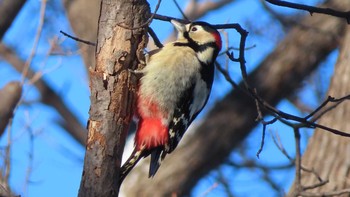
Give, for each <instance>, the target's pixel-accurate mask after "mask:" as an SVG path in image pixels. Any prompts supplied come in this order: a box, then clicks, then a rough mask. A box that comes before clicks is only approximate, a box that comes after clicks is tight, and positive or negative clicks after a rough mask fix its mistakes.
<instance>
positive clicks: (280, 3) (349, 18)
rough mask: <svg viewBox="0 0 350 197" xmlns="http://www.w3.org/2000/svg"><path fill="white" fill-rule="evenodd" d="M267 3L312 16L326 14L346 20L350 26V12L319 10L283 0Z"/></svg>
mask: <svg viewBox="0 0 350 197" xmlns="http://www.w3.org/2000/svg"><path fill="white" fill-rule="evenodd" d="M266 1H267V2H269V3H271V4H274V5H278V6H283V7H288V8H294V9H298V10H305V11H308V12H309V13H310V14H311V15H312V14H313V13H319V14H326V15H331V16H336V17H339V18H344V19H346V21H347V22H348V24H350V11H347V12H342V11H339V10H334V9H331V8H318V7H314V6H308V5H304V4H298V3H291V2H287V1H281V0H266Z"/></svg>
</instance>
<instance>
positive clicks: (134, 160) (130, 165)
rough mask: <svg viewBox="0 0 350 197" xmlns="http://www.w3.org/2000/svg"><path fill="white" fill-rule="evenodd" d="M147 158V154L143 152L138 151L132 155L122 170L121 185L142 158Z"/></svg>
mask: <svg viewBox="0 0 350 197" xmlns="http://www.w3.org/2000/svg"><path fill="white" fill-rule="evenodd" d="M145 156H147V153H145V151H143V149H141V150H136V148H135V149H134V151H133V152H132V153H131V155H130V157H129V159H128V160H127V161H126V162H125V163H124V165H123V166H122V167H121V169H120V176H119V185H121V184H122V182H123V181H124V179H125V177H126V176H127V175H128V174H129V172H130V171H131V170H132V169H133V168H134V167H135V165H136V164H137V162H138V161H139V160H140V159H141V158H142V157H145Z"/></svg>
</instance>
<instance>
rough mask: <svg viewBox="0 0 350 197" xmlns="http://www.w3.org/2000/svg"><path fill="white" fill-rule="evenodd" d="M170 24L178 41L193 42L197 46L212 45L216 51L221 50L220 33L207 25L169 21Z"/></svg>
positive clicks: (204, 23) (203, 23)
mask: <svg viewBox="0 0 350 197" xmlns="http://www.w3.org/2000/svg"><path fill="white" fill-rule="evenodd" d="M171 23H172V24H173V25H174V27H175V28H176V30H177V31H178V38H177V39H178V41H180V42H194V43H195V44H197V45H199V46H201V45H205V44H208V43H213V44H215V45H214V46H215V48H216V49H217V51H220V50H221V45H222V44H221V37H220V33H219V32H218V31H217V30H216V29H215V28H214V27H213V26H212V25H210V24H209V23H206V22H193V23H188V24H183V23H180V22H178V21H175V20H171Z"/></svg>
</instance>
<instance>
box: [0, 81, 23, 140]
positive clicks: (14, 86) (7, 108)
mask: <svg viewBox="0 0 350 197" xmlns="http://www.w3.org/2000/svg"><path fill="white" fill-rule="evenodd" d="M21 95H22V85H21V84H20V83H19V82H10V83H8V84H7V85H6V86H5V87H4V88H3V89H1V90H0V98H1V104H0V136H2V134H3V133H4V131H5V128H6V126H7V124H8V123H9V120H10V118H12V115H13V112H14V110H15V108H16V106H17V104H18V102H19V100H20V99H21Z"/></svg>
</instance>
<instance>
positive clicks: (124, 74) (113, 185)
mask: <svg viewBox="0 0 350 197" xmlns="http://www.w3.org/2000/svg"><path fill="white" fill-rule="evenodd" d="M149 12H150V11H149V5H148V3H147V1H145V0H103V1H102V2H101V11H100V18H99V30H98V41H97V46H96V66H94V67H92V68H90V70H89V72H90V88H91V96H90V99H91V107H90V112H89V114H90V117H89V123H88V129H89V133H88V140H87V145H86V154H85V160H84V170H83V177H82V181H81V184H80V190H79V196H80V197H85V196H98V197H104V196H106V197H107V196H108V197H110V196H118V192H119V188H118V185H119V184H118V179H119V168H120V163H121V158H122V153H123V147H124V143H125V137H126V134H127V131H128V127H129V123H130V120H131V117H132V114H133V106H134V102H135V90H136V82H137V80H136V77H135V76H134V75H132V74H131V73H130V72H129V71H128V69H135V68H137V67H138V64H139V60H140V58H143V49H144V47H145V46H146V44H147V34H146V33H147V26H148V25H147V24H146V25H145V27H144V28H137V29H134V30H129V29H126V28H123V27H121V26H120V25H122V26H124V27H130V28H133V27H140V26H142V25H143V24H144V23H145V22H146V21H147V19H148V17H149Z"/></svg>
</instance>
